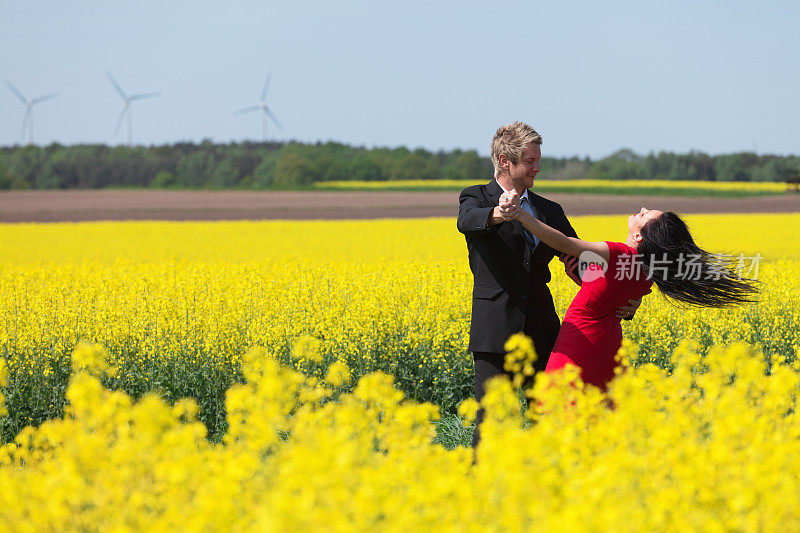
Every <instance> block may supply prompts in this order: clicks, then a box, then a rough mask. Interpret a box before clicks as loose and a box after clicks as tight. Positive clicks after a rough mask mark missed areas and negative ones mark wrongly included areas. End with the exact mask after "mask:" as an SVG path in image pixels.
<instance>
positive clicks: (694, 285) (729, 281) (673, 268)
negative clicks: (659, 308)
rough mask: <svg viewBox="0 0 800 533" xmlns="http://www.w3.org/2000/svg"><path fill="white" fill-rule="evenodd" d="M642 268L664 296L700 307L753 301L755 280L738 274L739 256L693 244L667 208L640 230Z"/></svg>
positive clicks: (754, 297) (757, 288) (754, 299)
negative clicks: (724, 253)
mask: <svg viewBox="0 0 800 533" xmlns="http://www.w3.org/2000/svg"><path fill="white" fill-rule="evenodd" d="M640 232H641V235H642V240H641V242H640V243H639V246H638V248H637V253H639V254H641V255H642V270H643V271H644V273H645V274H646V275H647V276H648V277H649V278H651V279H652V280H653V282H654V283H655V284H656V286H657V287H658V288H659V290H660V291H661V292H662V293H663V294H664V295H666V296H668V297H670V298H672V299H674V300H677V301H679V302H684V303H688V304H692V305H700V306H703V307H729V306H733V305H739V304H744V303H750V302H755V301H757V295H758V292H759V287H758V281H756V280H754V279H748V278H743V277H741V272H737V269H736V267H737V264H738V261H739V258H737V257H733V256H725V255H718V254H711V253H709V252H706V251H705V250H703V249H701V248H700V247H699V246H697V245H696V244H695V243H694V239H692V234H691V233H689V228H688V227H687V226H686V223H684V222H683V220H681V218H680V217H679V216H678V215H676V214H675V213H673V212H671V211H666V212H664V213H663V214H662V215H661V216H660V217H658V218H655V219H653V220H651V221H649V222H647V223H646V224H645V225H644V226H642V229H641V230H640Z"/></svg>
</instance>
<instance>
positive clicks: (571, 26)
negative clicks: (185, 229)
mask: <svg viewBox="0 0 800 533" xmlns="http://www.w3.org/2000/svg"><path fill="white" fill-rule="evenodd" d="M799 6H800V4H798V3H795V2H788V1H787V2H770V1H766V2H761V3H755V2H739V1H728V2H724V1H716V2H712V1H703V0H699V1H682V0H678V1H671V2H646V1H631V2H628V1H623V2H608V3H601V2H583V1H571V2H553V1H550V2H494V3H492V4H491V5H490V4H489V3H488V2H486V3H484V2H467V1H460V2H452V1H443V2H430V1H429V2H424V1H416V0H408V1H404V2H380V1H373V2H367V1H348V0H343V1H339V2H269V1H267V2H236V1H232V2H226V3H223V2H208V1H205V0H195V1H192V2H185V1H179V0H176V1H172V0H162V1H160V2H154V1H150V0H140V1H137V2H117V1H108V2H101V1H99V0H98V1H91V2H90V1H83V0H75V1H63V0H61V1H38V2H37V1H35V0H34V1H26V2H19V1H14V2H12V1H9V0H0V51H1V52H0V79H8V80H10V81H11V82H12V83H13V84H14V85H15V86H16V87H17V88H18V89H19V90H20V91H22V92H23V93H24V94H25V96H27V97H30V98H33V97H37V96H40V95H43V94H47V93H50V92H60V96H59V97H58V98H57V99H54V100H52V101H48V102H43V103H41V104H39V105H38V106H36V107H35V108H34V141H35V142H36V143H37V144H46V143H49V142H52V141H57V142H60V143H62V144H75V143H109V144H119V143H121V142H122V141H123V140H124V137H123V135H124V134H123V131H120V132H119V133H118V134H115V133H114V127H115V124H116V121H117V116H118V115H119V112H120V110H121V105H122V104H121V100H120V98H119V96H118V95H117V94H116V92H115V91H114V89H113V88H112V86H111V84H110V83H109V82H108V80H107V79H106V77H105V74H104V72H105V70H106V69H108V70H110V71H111V72H112V73H113V74H114V76H115V77H116V78H117V80H118V81H119V82H120V84H121V85H122V87H123V88H124V89H125V90H126V91H127V92H128V93H143V92H151V91H161V92H162V94H161V96H159V97H158V98H155V99H152V100H145V101H141V102H137V103H135V104H134V108H133V140H134V143H137V144H162V143H172V142H177V141H199V140H201V139H204V138H209V139H212V140H214V141H220V142H228V141H241V140H246V139H252V140H259V139H260V138H261V123H260V120H259V119H258V117H257V116H256V115H245V116H241V117H234V116H232V113H233V112H234V111H235V110H237V109H240V108H243V107H246V106H249V105H252V104H255V103H256V101H257V100H258V97H259V93H260V92H261V87H262V84H263V83H264V79H265V77H266V74H267V71H269V70H272V71H273V72H274V75H273V79H272V84H271V87H270V91H269V94H268V97H267V100H268V103H269V105H270V108H271V109H272V111H273V112H274V113H275V115H276V116H277V117H278V118H279V119H280V121H281V122H282V123H283V125H284V126H285V130H284V131H282V132H281V131H278V130H276V129H275V128H271V129H270V138H272V139H276V140H288V139H297V140H301V141H317V140H321V141H326V140H336V141H341V142H345V143H349V144H355V145H365V146H398V145H405V146H409V147H412V148H413V147H420V146H421V147H424V148H427V149H430V150H439V149H452V148H462V149H476V150H478V152H479V153H481V154H486V153H488V142H489V140H490V139H491V136H492V134H493V133H494V130H495V129H496V128H497V127H498V126H499V125H501V124H504V123H508V122H511V121H513V120H524V121H526V122H529V123H530V124H532V125H533V126H534V127H535V128H536V129H537V130H538V131H539V132H540V133H541V134H542V135H543V137H544V145H543V152H544V155H554V156H560V155H581V156H583V155H590V156H592V157H601V156H604V155H607V154H609V153H611V152H613V151H615V150H617V149H619V148H621V147H630V148H632V149H634V150H636V151H638V152H640V153H646V152H649V151H659V150H670V151H677V152H686V151H689V150H691V149H697V150H702V151H706V152H709V153H712V154H716V153H728V152H735V151H744V150H747V151H751V150H753V149H754V148H755V149H757V151H758V152H759V153H762V154H763V153H777V154H786V153H797V152H800V150H798V146H799V144H798V136H799V135H800V105H798V100H800V97H799V95H800V72H798V69H797V62H798V52H800V7H799ZM23 112H24V108H23V106H22V105H21V103H20V102H19V101H18V100H17V98H16V97H15V96H14V94H13V93H12V92H11V91H10V90H8V88H7V87H5V85H4V84H3V85H2V86H0V145H11V144H14V143H18V142H20V140H21V136H20V133H21V127H22V120H23Z"/></svg>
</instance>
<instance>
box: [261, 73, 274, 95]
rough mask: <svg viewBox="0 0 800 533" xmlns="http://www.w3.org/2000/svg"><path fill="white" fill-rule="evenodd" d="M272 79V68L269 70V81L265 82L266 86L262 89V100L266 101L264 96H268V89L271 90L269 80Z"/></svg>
mask: <svg viewBox="0 0 800 533" xmlns="http://www.w3.org/2000/svg"><path fill="white" fill-rule="evenodd" d="M271 80H272V71H271V70H270V71H269V72H267V81H265V82H264V88H263V89H262V90H261V100H260V101H261V102H263V101H264V98H266V97H267V91H268V90H269V82H270V81H271Z"/></svg>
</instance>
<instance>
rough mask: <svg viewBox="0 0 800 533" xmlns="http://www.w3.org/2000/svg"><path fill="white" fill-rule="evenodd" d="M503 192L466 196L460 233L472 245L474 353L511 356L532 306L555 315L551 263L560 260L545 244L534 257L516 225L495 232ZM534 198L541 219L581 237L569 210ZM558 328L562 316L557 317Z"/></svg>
mask: <svg viewBox="0 0 800 533" xmlns="http://www.w3.org/2000/svg"><path fill="white" fill-rule="evenodd" d="M502 194H503V189H502V188H501V187H500V185H499V184H498V183H497V181H496V180H492V181H491V182H489V183H488V184H486V185H474V186H472V187H467V188H466V189H464V190H463V191H462V192H461V196H460V197H459V204H460V205H459V209H458V224H457V225H458V230H459V231H460V232H461V233H463V234H464V236H465V237H466V240H467V250H468V252H469V266H470V269H471V270H472V274H473V276H474V286H473V289H472V321H471V326H470V333H469V350H470V351H473V352H494V353H505V349H504V345H505V342H506V340H508V337H510V336H511V335H512V334H514V333H518V332H520V331H523V329H524V327H525V323H526V317H527V314H528V313H529V309H531V306H530V305H529V302H535V307H534V308H538V307H542V308H546V312H547V313H549V314H550V315H555V311H554V310H553V299H552V297H551V296H550V292H549V291H548V289H547V285H546V284H547V283H548V282H549V281H550V269H549V266H548V265H549V263H550V260H551V259H553V257H554V256H555V255H556V254H557V252H556V251H555V250H553V249H552V248H550V247H549V246H547V245H546V244H545V243H543V242H539V244H538V246H536V248H535V249H534V250H533V251H531V249H530V246H529V245H528V242H527V240H526V238H525V234H524V231H525V230H524V228H523V227H522V224H520V223H519V222H518V221H516V220H511V221H508V222H502V223H500V224H497V225H495V226H489V223H488V220H489V214H490V213H491V212H492V210H493V209H494V208H495V206H497V205H498V203H499V200H500V195H502ZM528 196H529V198H530V200H531V205H532V206H533V207H534V209H535V210H536V214H537V217H538V218H539V219H540V220H541V221H542V222H544V223H545V224H547V225H549V226H551V227H553V228H555V229H557V230H559V231H561V232H562V233H564V234H565V235H568V236H570V237H577V235H576V234H575V230H574V229H572V226H571V225H570V223H569V221H568V220H567V217H566V215H564V210H563V209H562V208H561V206H560V205H559V204H557V203H555V202H552V201H550V200H547V199H546V198H542V197H541V196H539V195H537V194H533V193H532V192H531V191H530V190H529V191H528ZM554 318H555V320H556V322H557V321H558V316H555V317H554Z"/></svg>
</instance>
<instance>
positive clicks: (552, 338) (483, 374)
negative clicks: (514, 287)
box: [472, 293, 560, 448]
mask: <svg viewBox="0 0 800 533" xmlns="http://www.w3.org/2000/svg"><path fill="white" fill-rule="evenodd" d="M548 296H550V295H549V293H548ZM549 300H550V301H549V305H547V302H541V301H540V302H536V303H538V304H540V305H539V306H537V307H536V308H530V309H529V310H528V314H527V317H526V320H525V329H524V332H525V334H526V335H528V336H530V337H531V338H532V339H533V346H534V348H536V354H537V358H536V363H535V364H534V369H535V370H536V372H540V371H543V370H544V368H545V367H546V366H547V360H548V358H549V357H550V352H551V351H553V345H554V344H555V342H556V337H558V330H559V327H560V323H559V321H558V315H557V314H556V312H555V309H553V300H552V298H550V299H549ZM542 303H544V304H545V305H543V306H542V305H541V304H542ZM472 355H473V358H474V360H475V399H476V400H477V401H478V402H480V401H481V399H483V395H484V394H485V393H486V390H485V385H486V382H487V381H488V380H489V379H491V378H493V377H495V376H498V375H501V374H502V375H505V376H508V377H509V379H511V378H512V377H513V374H512V373H511V372H508V371H506V370H504V369H503V363H504V362H505V354H504V353H491V352H473V353H472ZM534 377H535V374H534V376H531V377H530V378H528V380H527V381H526V382H525V384H524V385H523V386H524V387H528V386H530V385H531V384H532V383H533V378H534ZM526 401H529V400H526ZM483 417H484V412H483V408H480V409H478V413H477V416H476V417H475V432H474V433H473V434H472V447H473V448H474V447H475V446H477V445H478V442H480V439H481V433H480V427H481V423H482V422H483Z"/></svg>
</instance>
